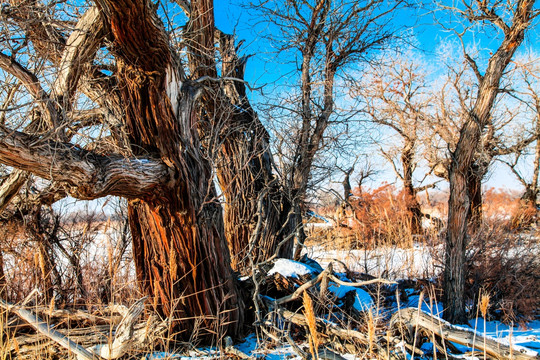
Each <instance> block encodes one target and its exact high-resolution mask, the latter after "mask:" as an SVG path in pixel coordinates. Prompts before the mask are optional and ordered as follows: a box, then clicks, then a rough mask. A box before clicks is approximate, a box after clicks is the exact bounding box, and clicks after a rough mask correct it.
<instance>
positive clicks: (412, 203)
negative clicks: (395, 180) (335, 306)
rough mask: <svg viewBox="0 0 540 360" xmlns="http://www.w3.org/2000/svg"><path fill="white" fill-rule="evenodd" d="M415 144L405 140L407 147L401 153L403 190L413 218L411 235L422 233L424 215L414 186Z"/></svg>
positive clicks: (408, 209)
mask: <svg viewBox="0 0 540 360" xmlns="http://www.w3.org/2000/svg"><path fill="white" fill-rule="evenodd" d="M414 149H415V142H414V141H410V140H407V139H406V140H405V147H404V149H403V150H402V152H401V164H402V166H403V188H404V190H405V203H406V206H407V211H408V212H409V214H410V216H411V225H410V226H411V233H412V234H421V233H422V218H423V213H422V209H421V207H420V203H419V202H418V198H417V197H416V192H417V190H416V189H415V187H414V184H413V171H414V166H415V164H414V160H413V158H414Z"/></svg>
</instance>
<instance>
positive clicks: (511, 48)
mask: <svg viewBox="0 0 540 360" xmlns="http://www.w3.org/2000/svg"><path fill="white" fill-rule="evenodd" d="M533 5H534V0H524V1H519V2H518V3H517V4H513V5H512V6H513V8H512V11H513V13H512V19H511V21H512V23H511V24H510V25H507V24H504V29H503V31H504V40H503V41H502V43H501V45H500V46H499V48H498V49H497V51H496V52H495V53H494V54H493V55H492V56H491V58H490V59H489V63H488V66H487V69H486V71H485V74H484V75H480V73H479V71H478V67H477V65H476V63H474V61H472V60H471V59H470V58H469V59H470V60H469V61H470V62H472V66H473V69H474V70H475V72H476V73H477V77H478V80H479V87H478V90H477V94H476V102H475V104H474V106H473V108H472V110H471V111H469V112H468V113H466V114H465V119H464V125H463V126H462V128H461V131H460V137H459V140H458V143H457V146H456V149H455V150H454V152H453V154H452V162H451V164H450V169H449V179H450V199H449V200H448V231H447V236H446V253H445V269H444V292H443V302H444V304H445V311H444V318H445V319H446V320H448V321H449V322H451V323H465V322H466V321H467V314H466V312H465V251H466V248H467V225H468V221H469V219H470V215H471V193H470V190H471V178H470V174H471V171H472V170H473V164H474V160H475V159H474V156H475V153H476V152H477V150H478V144H479V142H480V138H481V135H482V132H483V131H484V129H485V128H486V126H487V125H489V122H490V114H491V110H492V108H493V104H494V102H495V98H496V96H497V94H498V92H499V84H500V81H501V78H502V76H503V73H504V71H505V69H506V67H507V65H508V64H509V63H510V61H511V59H512V57H513V56H514V53H515V51H516V49H517V48H518V47H519V45H520V44H521V42H522V41H523V38H524V34H525V30H526V29H527V26H528V21H529V20H530V17H531V13H532V7H533ZM483 6H485V4H484V5H483ZM499 20H500V19H499ZM500 21H502V20H500ZM498 25H501V24H500V23H498Z"/></svg>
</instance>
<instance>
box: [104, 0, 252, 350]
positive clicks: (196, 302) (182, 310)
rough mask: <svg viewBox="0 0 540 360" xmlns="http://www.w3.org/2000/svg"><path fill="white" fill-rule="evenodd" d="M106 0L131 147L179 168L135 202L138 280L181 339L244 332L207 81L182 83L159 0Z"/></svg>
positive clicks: (132, 213)
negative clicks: (203, 110)
mask: <svg viewBox="0 0 540 360" xmlns="http://www.w3.org/2000/svg"><path fill="white" fill-rule="evenodd" d="M98 5H99V6H100V7H101V8H102V13H103V15H104V16H105V19H106V22H108V23H110V30H111V36H112V39H113V42H114V43H113V44H114V47H113V49H114V55H115V57H116V59H117V68H118V74H117V77H118V82H119V89H120V92H121V96H122V101H123V103H124V105H125V106H126V115H125V122H126V129H127V130H128V133H129V140H130V141H131V144H132V150H133V152H134V153H135V154H141V153H147V152H149V153H157V154H158V155H159V157H160V158H161V160H162V161H163V162H164V163H165V164H167V166H168V167H169V172H170V174H171V180H170V182H169V183H168V184H166V186H165V187H164V190H163V191H162V192H161V193H149V194H148V196H142V197H141V198H140V199H138V200H131V201H130V202H129V205H128V216H129V221H130V227H131V232H132V238H133V256H134V258H135V264H136V271H137V277H138V280H139V281H140V283H141V287H142V289H143V291H144V293H146V294H148V295H150V296H151V297H152V301H153V304H154V306H155V308H156V310H157V311H159V312H160V313H161V314H162V315H165V316H171V317H172V318H173V328H174V330H175V331H179V332H180V333H179V337H180V338H183V339H185V340H187V339H189V338H190V336H191V335H192V332H193V331H194V330H195V324H197V325H198V326H200V327H201V329H208V331H209V332H208V333H201V334H200V336H201V338H208V337H211V336H215V335H216V334H218V335H221V334H224V333H228V334H230V335H233V336H235V335H236V334H237V333H238V330H239V328H240V327H241V324H242V310H243V309H242V301H241V299H240V297H239V294H238V290H237V288H236V285H235V282H234V278H233V275H232V270H231V268H230V264H229V261H230V259H229V252H228V249H227V246H226V243H225V239H224V234H223V219H222V214H221V207H220V206H219V203H218V202H217V200H216V193H215V189H214V187H213V177H212V171H211V170H212V169H211V164H210V163H209V161H208V160H207V158H205V157H204V156H202V153H201V145H200V142H199V135H198V132H197V125H196V123H197V120H198V119H197V117H196V112H195V111H194V104H195V102H196V101H197V98H198V96H199V95H200V93H201V89H200V86H199V85H198V84H197V83H193V82H190V81H188V80H185V81H183V78H184V76H183V74H182V72H181V69H180V68H179V67H178V66H179V64H177V63H176V62H175V61H174V60H173V59H174V55H173V54H172V53H171V50H170V48H169V44H168V41H167V37H166V35H165V32H164V29H163V27H162V26H161V25H160V22H159V21H158V19H157V16H156V14H155V9H154V8H153V4H152V3H151V2H150V1H135V0H133V1H131V0H123V1H116V0H115V1H113V0H102V1H98ZM194 319H198V320H200V321H195V320H194ZM210 332H215V333H214V334H211V333H210Z"/></svg>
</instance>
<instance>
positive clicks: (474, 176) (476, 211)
mask: <svg viewBox="0 0 540 360" xmlns="http://www.w3.org/2000/svg"><path fill="white" fill-rule="evenodd" d="M486 170H487V168H486ZM484 176H485V171H482V170H481V169H480V168H478V167H477V166H475V164H474V163H473V165H472V168H471V171H470V174H469V177H468V185H467V186H468V191H469V196H470V198H471V206H470V210H469V211H470V214H469V225H470V226H471V227H472V228H473V229H476V228H478V227H479V226H480V225H481V224H482V217H483V209H482V205H483V197H482V179H483V178H484Z"/></svg>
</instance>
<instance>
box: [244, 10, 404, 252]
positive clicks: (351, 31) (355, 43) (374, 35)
mask: <svg viewBox="0 0 540 360" xmlns="http://www.w3.org/2000/svg"><path fill="white" fill-rule="evenodd" d="M403 5H404V2H403V1H400V0H398V1H392V2H390V3H388V2H384V1H378V0H376V1H360V2H358V1H344V2H339V3H337V2H332V1H328V0H317V1H310V0H298V1H296V0H295V1H287V2H285V3H283V2H278V1H257V2H255V3H254V4H252V7H253V8H255V9H256V10H257V11H258V14H260V16H263V17H264V19H265V21H266V22H268V23H270V24H273V25H272V26H276V28H277V29H279V35H277V36H269V38H270V41H272V43H273V44H274V46H275V47H276V48H277V49H278V51H279V52H281V53H282V54H286V55H287V56H290V57H291V58H293V59H294V62H295V63H296V64H297V65H295V70H294V81H296V83H294V84H291V85H289V86H290V87H291V88H292V90H289V91H288V94H289V99H288V100H287V101H281V102H280V103H279V104H273V106H272V107H271V108H272V110H274V112H273V114H272V117H273V118H276V117H282V116H283V117H286V118H287V124H288V125H289V127H288V129H287V130H285V131H284V130H282V133H285V132H286V133H287V135H288V136H287V139H286V141H285V142H286V144H284V148H285V149H284V153H283V154H282V155H284V156H283V158H282V160H283V162H282V164H281V165H282V171H283V176H284V181H285V188H286V190H287V192H288V196H289V198H290V199H291V202H292V204H293V205H292V208H293V209H292V212H293V216H291V217H290V219H289V221H290V222H289V223H288V225H289V226H290V227H291V228H292V229H296V231H297V236H296V241H297V243H298V245H299V246H298V247H297V249H296V251H295V257H298V256H299V254H300V250H301V248H302V244H303V243H304V239H305V234H304V231H303V227H302V211H303V208H304V202H305V200H306V193H307V190H308V185H309V183H310V179H311V175H312V170H313V166H314V161H315V159H316V156H317V154H319V152H320V150H321V149H322V148H324V147H326V146H328V142H329V139H328V138H327V136H326V135H327V128H328V127H329V125H330V123H331V122H332V121H333V120H332V119H334V120H335V121H339V120H340V119H337V107H336V86H337V85H336V82H338V81H340V79H344V78H345V77H346V76H345V70H346V69H353V68H355V66H358V64H361V63H363V62H366V61H369V59H370V58H371V57H372V55H373V54H374V53H375V52H376V51H377V50H379V49H381V48H383V47H384V46H385V45H386V44H387V43H388V41H389V40H391V39H392V38H393V37H394V35H395V30H394V29H392V27H391V25H390V22H391V19H392V16H393V15H394V12H395V11H396V9H399V8H400V7H402V6H403ZM348 116H349V117H350V116H351V114H350V113H349V114H348ZM346 117H347V116H345V117H344V118H342V119H341V120H343V119H345V118H346ZM291 120H294V122H292V121H291ZM287 247H288V249H292V247H293V243H292V242H290V243H289V244H288V245H287Z"/></svg>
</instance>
